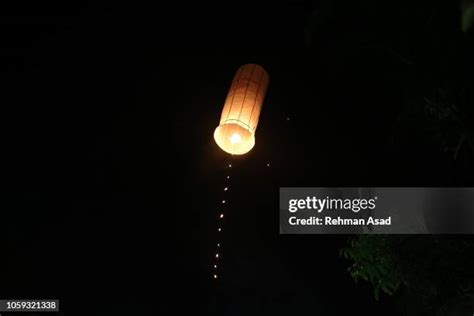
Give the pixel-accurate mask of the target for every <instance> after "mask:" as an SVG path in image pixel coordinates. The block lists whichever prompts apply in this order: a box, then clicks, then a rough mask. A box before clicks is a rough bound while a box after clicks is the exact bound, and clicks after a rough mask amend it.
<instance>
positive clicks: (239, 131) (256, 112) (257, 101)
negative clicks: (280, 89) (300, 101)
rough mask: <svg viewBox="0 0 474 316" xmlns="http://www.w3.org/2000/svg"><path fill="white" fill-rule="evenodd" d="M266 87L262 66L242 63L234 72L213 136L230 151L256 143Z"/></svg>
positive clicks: (243, 151) (240, 150)
mask: <svg viewBox="0 0 474 316" xmlns="http://www.w3.org/2000/svg"><path fill="white" fill-rule="evenodd" d="M267 87H268V74H267V72H266V71H265V69H263V68H262V67H261V66H259V65H256V64H247V65H243V66H241V67H240V68H239V69H238V70H237V73H236V74H235V76H234V79H233V81H232V85H231V87H230V90H229V93H228V94H227V98H226V101H225V104H224V109H223V110H222V115H221V120H220V123H219V126H218V127H217V128H216V130H215V131H214V139H215V141H216V143H217V145H219V147H220V148H221V149H222V150H224V151H225V152H227V153H229V154H232V155H243V154H246V153H248V152H249V151H250V150H251V149H252V148H253V146H255V130H256V129H257V125H258V119H259V117H260V111H261V109H262V104H263V100H264V98H265V94H266V92H267Z"/></svg>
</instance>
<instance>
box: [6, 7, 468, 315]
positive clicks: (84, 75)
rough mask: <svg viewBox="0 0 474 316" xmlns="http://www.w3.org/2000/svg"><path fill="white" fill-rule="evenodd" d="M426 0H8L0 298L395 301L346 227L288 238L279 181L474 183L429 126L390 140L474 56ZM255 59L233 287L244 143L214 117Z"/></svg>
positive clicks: (178, 305)
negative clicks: (23, 0)
mask: <svg viewBox="0 0 474 316" xmlns="http://www.w3.org/2000/svg"><path fill="white" fill-rule="evenodd" d="M412 2H413V1H401V2H396V3H395V2H392V3H390V4H388V3H386V2H383V3H382V2H381V1H375V0H366V1H361V2H360V3H358V2H357V1H356V2H354V1H352V2H349V1H347V3H346V2H345V1H321V2H319V1H296V0H295V1H287V2H285V3H282V4H276V3H273V4H265V3H259V4H256V3H255V2H251V1H248V2H245V1H239V2H238V3H237V2H236V3H233V4H229V3H226V5H224V4H222V5H220V6H217V7H215V6H210V5H209V6H205V5H204V4H202V3H199V4H194V5H189V4H185V3H178V4H176V5H174V6H170V5H166V6H165V5H164V4H160V2H156V3H155V5H154V6H148V7H146V6H144V7H141V6H139V5H133V6H132V5H131V3H127V4H124V5H121V4H118V3H116V2H113V3H109V4H106V3H100V4H99V3H97V2H95V3H94V4H86V3H83V4H82V5H75V4H67V5H65V4H61V5H58V4H44V3H41V4H36V5H35V6H28V7H24V6H18V7H9V8H5V9H2V10H1V12H2V18H1V28H0V32H1V33H0V35H1V38H2V42H1V44H0V45H1V54H2V56H1V60H2V61H1V64H0V67H1V68H0V69H1V73H2V76H1V85H2V110H3V115H2V118H3V123H2V125H3V127H4V130H5V131H4V146H3V151H2V153H3V157H4V158H6V159H5V160H4V161H5V162H6V163H4V169H5V170H4V171H5V172H6V175H5V176H4V177H3V178H4V181H5V183H6V185H7V189H6V190H5V191H4V196H3V207H2V210H3V218H4V222H5V223H6V224H4V228H5V229H6V234H4V237H2V244H4V245H5V247H4V249H5V251H4V254H3V258H4V260H3V262H4V264H6V269H7V270H6V271H7V273H6V276H5V277H4V279H2V287H1V290H0V297H5V298H6V297H32V298H40V297H48V296H53V297H59V298H61V299H62V300H63V302H64V305H65V306H66V307H65V308H66V310H68V311H69V310H71V311H76V309H79V307H76V306H77V305H75V304H77V301H78V300H85V299H87V300H90V305H91V307H90V308H89V312H88V314H90V315H95V314H97V315H99V314H100V315H104V314H106V315H108V314H109V313H110V314H112V313H113V314H119V315H121V314H125V313H127V314H129V313H130V312H132V311H133V312H134V313H141V314H151V313H152V312H157V311H175V312H177V311H178V310H180V309H187V308H191V310H194V311H196V312H198V311H201V312H203V313H205V314H212V311H213V310H214V308H216V303H215V302H216V298H217V302H218V303H217V305H218V306H217V308H219V309H222V310H224V311H225V312H223V313H221V314H223V315H243V314H245V315H270V313H271V314H272V315H287V314H296V315H300V314H301V315H303V314H310V313H313V314H322V313H323V312H324V314H325V315H340V314H342V313H346V312H349V311H350V312H351V313H359V312H360V313H362V312H364V313H365V314H374V315H375V314H380V312H381V311H383V312H384V314H385V315H389V314H390V311H393V312H394V313H395V311H394V309H393V308H392V301H391V300H389V299H386V298H382V300H381V301H380V302H375V301H374V299H373V296H372V290H371V288H370V287H369V286H367V285H365V284H355V283H354V282H353V280H352V279H351V278H350V276H349V275H348V274H347V273H346V268H347V265H348V263H347V262H345V261H343V260H342V259H340V258H339V256H338V249H339V248H340V247H341V246H343V245H345V242H346V237H344V236H337V237H334V236H333V237H330V236H279V235H278V202H277V201H278V188H279V187H280V186H384V185H391V186H398V185H399V186H403V185H406V186H424V185H425V186H443V185H456V184H457V185H472V183H473V181H472V180H473V178H472V174H474V173H472V164H471V165H467V166H466V165H463V164H462V163H461V162H459V163H452V162H451V160H450V159H448V158H447V156H446V155H444V154H443V153H441V152H440V150H439V148H437V147H436V146H434V145H433V144H431V143H429V142H426V141H424V140H423V139H421V136H420V135H419V131H418V130H417V128H416V125H415V126H412V125H410V124H406V125H402V128H401V131H400V132H399V133H398V134H397V135H399V138H397V140H396V141H395V142H393V141H391V140H392V136H393V133H394V130H395V129H396V128H398V127H397V126H398V125H396V122H397V117H398V115H399V114H400V112H401V111H402V110H403V108H404V106H406V104H407V102H408V101H407V100H412V99H416V98H420V97H422V96H423V95H424V93H426V94H430V93H431V90H430V89H431V88H430V87H451V86H456V85H458V84H459V82H465V81H466V80H467V79H466V78H468V77H469V75H470V74H472V70H473V69H472V68H473V60H472V56H473V44H472V34H471V41H470V42H469V41H468V40H467V39H466V35H465V34H462V33H461V31H460V30H459V7H458V5H457V4H456V3H453V4H451V5H448V4H444V5H443V6H441V5H440V4H437V3H433V2H432V1H417V4H416V5H415V4H413V3H412ZM312 16H313V18H311V17H312ZM310 25H312V26H310ZM309 29H310V30H312V31H311V32H310V33H311V40H310V41H308V37H307V35H305V34H308V33H305V30H307V31H308V30H309ZM248 62H256V63H259V64H261V65H262V66H263V67H264V68H266V69H267V71H268V72H269V75H270V86H269V91H268V95H267V99H266V100H265V104H264V109H263V112H262V116H261V120H260V125H259V128H258V131H257V140H256V141H257V144H256V147H255V149H254V150H253V151H252V152H251V153H249V154H248V155H246V156H245V157H241V158H238V159H236V160H235V169H234V172H235V174H236V176H235V182H233V187H235V190H232V192H231V199H230V201H231V204H230V209H229V211H230V215H229V216H228V217H227V218H226V221H227V222H226V231H225V234H224V236H225V237H224V243H225V245H226V246H225V248H224V258H223V260H224V268H223V269H224V270H223V271H222V280H221V282H220V283H219V285H218V286H217V287H216V286H215V284H214V283H213V281H212V279H211V275H210V273H209V267H210V259H211V253H212V251H213V247H212V246H213V244H214V242H215V235H214V233H213V231H215V220H214V217H213V216H214V214H215V213H214V212H215V209H216V205H217V203H218V201H219V199H220V196H219V190H220V188H221V187H222V181H221V179H222V176H223V174H224V172H225V169H224V167H225V165H226V163H227V161H228V157H227V156H226V155H225V154H224V153H223V152H221V151H220V150H219V149H218V148H217V146H216V145H215V143H214V141H213V139H212V133H213V130H214V128H215V127H216V126H217V124H218V120H219V115H220V111H221V108H222V105H223V101H224V98H225V95H226V93H227V89H228V87H229V84H230V81H231V79H232V76H233V75H234V73H235V71H236V69H237V68H238V67H239V66H240V65H242V64H245V63H248ZM470 80H471V81H468V82H470V83H471V84H472V79H470ZM467 98H468V99H469V98H470V99H469V100H471V101H472V100H473V98H472V94H468V96H467ZM471 104H472V102H471ZM467 113H468V114H469V115H471V116H470V119H471V121H469V122H472V109H467ZM287 117H289V118H290V120H289V121H288V120H287V119H286V118H287ZM268 162H270V163H271V167H269V168H267V167H265V165H266V164H267V163H268ZM389 308H390V309H389Z"/></svg>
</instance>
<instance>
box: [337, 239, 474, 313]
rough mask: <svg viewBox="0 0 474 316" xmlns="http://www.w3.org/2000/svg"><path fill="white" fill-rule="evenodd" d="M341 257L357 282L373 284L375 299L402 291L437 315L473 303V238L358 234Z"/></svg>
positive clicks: (343, 250) (341, 251) (342, 250)
mask: <svg viewBox="0 0 474 316" xmlns="http://www.w3.org/2000/svg"><path fill="white" fill-rule="evenodd" d="M340 253H341V255H342V256H343V257H344V258H346V259H348V260H350V261H351V262H352V264H351V265H350V267H349V269H348V271H349V273H350V274H351V276H352V277H353V278H354V279H355V280H356V281H359V280H363V281H367V282H370V283H371V284H372V285H373V287H374V295H375V298H376V299H379V296H380V293H382V292H383V293H386V294H388V295H394V294H395V293H399V292H403V291H406V292H408V293H409V294H410V295H415V296H416V297H418V298H419V299H420V301H421V302H422V303H423V305H424V306H425V307H426V308H427V309H429V310H433V311H437V312H439V311H442V310H443V309H449V308H450V306H454V305H459V304H472V303H473V302H474V239H466V237H463V238H461V237H460V236H452V237H446V236H443V237H438V236H430V235H411V236H407V235H361V236H358V237H355V238H352V239H350V241H349V245H348V247H346V248H343V249H341V250H340Z"/></svg>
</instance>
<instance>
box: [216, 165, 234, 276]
mask: <svg viewBox="0 0 474 316" xmlns="http://www.w3.org/2000/svg"><path fill="white" fill-rule="evenodd" d="M232 167H233V166H232V161H230V162H229V163H228V164H227V166H226V170H227V172H226V173H225V180H224V186H223V187H222V192H223V194H222V196H223V198H222V200H221V201H220V205H219V207H218V208H217V214H216V217H217V228H216V229H217V242H216V245H215V252H214V256H213V264H212V278H213V279H214V280H217V279H218V278H219V272H222V269H221V265H222V264H221V259H222V241H221V239H222V232H223V228H224V217H225V213H226V210H227V209H228V206H227V205H228V202H229V201H228V200H227V197H228V194H227V193H228V192H229V190H230V189H231V186H230V181H231V179H232V177H231V171H232Z"/></svg>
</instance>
